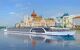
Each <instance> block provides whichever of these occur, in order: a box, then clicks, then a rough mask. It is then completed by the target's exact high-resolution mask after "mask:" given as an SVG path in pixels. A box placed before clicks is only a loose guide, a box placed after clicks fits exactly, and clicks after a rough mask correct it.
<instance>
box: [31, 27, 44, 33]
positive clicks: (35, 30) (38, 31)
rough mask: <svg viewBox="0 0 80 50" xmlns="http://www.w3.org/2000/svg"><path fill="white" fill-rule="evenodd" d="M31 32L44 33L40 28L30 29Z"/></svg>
mask: <svg viewBox="0 0 80 50" xmlns="http://www.w3.org/2000/svg"><path fill="white" fill-rule="evenodd" d="M31 32H36V33H45V31H44V30H43V29H42V28H32V30H31Z"/></svg>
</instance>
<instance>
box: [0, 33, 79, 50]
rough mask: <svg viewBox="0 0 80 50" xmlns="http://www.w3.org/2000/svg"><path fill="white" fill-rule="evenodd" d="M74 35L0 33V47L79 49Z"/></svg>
mask: <svg viewBox="0 0 80 50" xmlns="http://www.w3.org/2000/svg"><path fill="white" fill-rule="evenodd" d="M77 39H78V38H77V37H76V36H32V35H15V34H14V35H11V34H10V35H7V34H6V35H4V34H3V32H2V33H1V34H0V46H2V47H0V49H2V50H5V49H4V48H6V49H8V50H50V49H51V50H54V49H55V50H59V49H60V50H79V49H80V45H79V44H80V40H77Z"/></svg>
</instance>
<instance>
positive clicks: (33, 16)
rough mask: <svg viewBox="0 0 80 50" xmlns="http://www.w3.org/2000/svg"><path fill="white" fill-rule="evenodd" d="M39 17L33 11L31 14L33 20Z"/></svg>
mask: <svg viewBox="0 0 80 50" xmlns="http://www.w3.org/2000/svg"><path fill="white" fill-rule="evenodd" d="M36 16H37V14H36V13H35V11H34V10H33V12H32V14H31V17H32V18H35V17H36Z"/></svg>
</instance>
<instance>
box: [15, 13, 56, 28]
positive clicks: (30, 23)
mask: <svg viewBox="0 0 80 50" xmlns="http://www.w3.org/2000/svg"><path fill="white" fill-rule="evenodd" d="M54 25H55V20H54V19H53V18H48V19H44V18H43V17H42V16H38V15H37V14H36V13H35V11H33V12H32V14H31V17H28V18H26V19H25V20H23V21H22V22H20V23H17V24H16V27H36V26H37V27H40V26H54Z"/></svg>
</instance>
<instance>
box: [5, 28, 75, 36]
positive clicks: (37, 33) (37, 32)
mask: <svg viewBox="0 0 80 50" xmlns="http://www.w3.org/2000/svg"><path fill="white" fill-rule="evenodd" d="M4 31H5V32H10V34H11V32H13V34H15V33H16V34H22V35H26V34H32V35H34V36H41V35H48V36H53V35H74V34H75V31H73V30H69V29H51V28H48V27H33V28H31V29H30V31H28V32H24V31H23V32H21V31H8V30H7V29H5V30H4Z"/></svg>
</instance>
